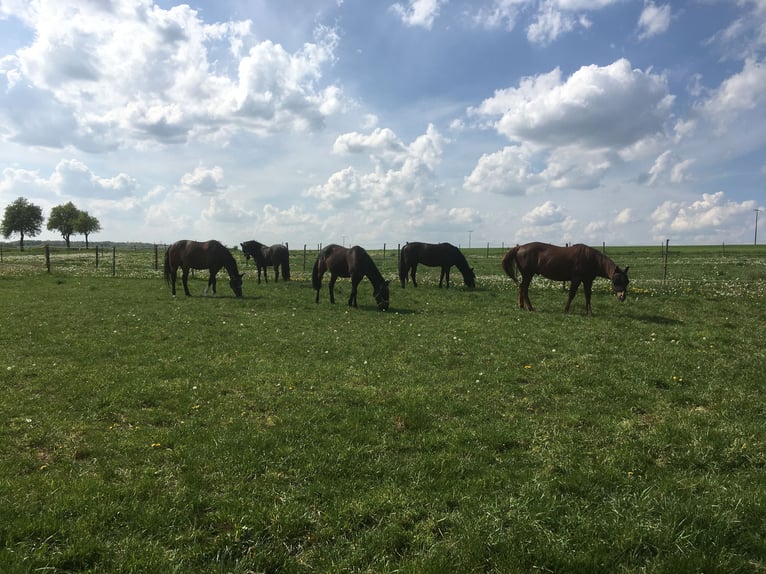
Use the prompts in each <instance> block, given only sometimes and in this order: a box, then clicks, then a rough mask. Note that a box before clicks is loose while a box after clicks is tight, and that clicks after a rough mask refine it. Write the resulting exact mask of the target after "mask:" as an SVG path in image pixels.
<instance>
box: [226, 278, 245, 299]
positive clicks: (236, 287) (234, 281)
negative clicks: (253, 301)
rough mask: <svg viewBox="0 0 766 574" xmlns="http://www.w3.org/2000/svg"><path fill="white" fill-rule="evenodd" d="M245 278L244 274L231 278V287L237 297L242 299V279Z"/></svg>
mask: <svg viewBox="0 0 766 574" xmlns="http://www.w3.org/2000/svg"><path fill="white" fill-rule="evenodd" d="M244 276H245V274H244V273H239V274H235V275H234V276H233V277H229V286H230V287H231V290H232V291H234V294H235V295H236V296H237V297H242V277H244Z"/></svg>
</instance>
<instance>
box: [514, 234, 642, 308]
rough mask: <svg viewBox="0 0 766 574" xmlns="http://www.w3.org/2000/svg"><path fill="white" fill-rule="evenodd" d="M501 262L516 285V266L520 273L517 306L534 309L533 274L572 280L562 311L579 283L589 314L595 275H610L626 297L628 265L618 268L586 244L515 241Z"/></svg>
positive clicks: (617, 292)
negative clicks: (518, 243) (559, 245)
mask: <svg viewBox="0 0 766 574" xmlns="http://www.w3.org/2000/svg"><path fill="white" fill-rule="evenodd" d="M502 266H503V270H504V271H505V272H506V273H507V274H508V276H509V277H510V278H511V279H513V282H514V283H516V284H517V285H519V282H518V280H517V279H516V269H518V270H519V272H520V273H521V285H519V309H523V308H524V306H525V305H526V307H527V309H529V310H530V311H532V310H533V309H532V303H531V302H530V301H529V284H530V283H531V282H532V278H533V277H534V276H535V275H536V274H540V275H542V276H543V277H547V278H548V279H551V280H553V281H571V282H572V283H571V285H570V286H569V298H568V299H567V303H566V305H565V306H564V313H569V305H570V304H571V303H572V299H574V296H575V295H576V294H577V289H578V288H579V287H580V283H582V284H583V290H584V291H585V313H586V314H587V315H591V314H592V311H591V306H590V295H591V288H592V286H593V280H594V279H595V278H596V277H606V278H607V279H610V280H611V281H612V289H613V290H614V293H615V295H617V299H619V300H620V301H624V300H625V296H626V295H627V292H628V282H629V281H628V267H626V268H625V269H620V268H619V267H618V266H617V264H616V263H615V262H614V261H612V260H611V259H609V257H607V256H606V255H604V254H603V253H601V252H600V251H597V250H595V249H593V248H592V247H588V246H587V245H582V244H577V245H572V246H571V247H558V246H556V245H549V244H547V243H537V242H534V243H526V244H524V245H517V246H516V247H514V248H513V249H511V250H509V251H508V252H507V253H506V254H505V255H504V256H503V261H502Z"/></svg>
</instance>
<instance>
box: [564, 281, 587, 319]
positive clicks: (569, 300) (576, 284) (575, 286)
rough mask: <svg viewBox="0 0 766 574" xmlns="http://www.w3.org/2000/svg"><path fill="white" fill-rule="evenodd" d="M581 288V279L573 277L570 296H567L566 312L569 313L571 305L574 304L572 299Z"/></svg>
mask: <svg viewBox="0 0 766 574" xmlns="http://www.w3.org/2000/svg"><path fill="white" fill-rule="evenodd" d="M579 288H580V280H579V279H572V283H571V284H570V285H569V296H568V297H567V304H566V305H564V313H569V306H570V305H571V304H572V299H574V298H575V295H577V290H578V289H579ZM586 305H587V303H586Z"/></svg>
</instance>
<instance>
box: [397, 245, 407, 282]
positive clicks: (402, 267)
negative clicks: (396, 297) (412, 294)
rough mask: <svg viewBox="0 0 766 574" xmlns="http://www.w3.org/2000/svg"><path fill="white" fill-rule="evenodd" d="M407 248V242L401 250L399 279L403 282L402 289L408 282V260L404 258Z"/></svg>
mask: <svg viewBox="0 0 766 574" xmlns="http://www.w3.org/2000/svg"><path fill="white" fill-rule="evenodd" d="M406 248H407V245H406V244H405V246H404V247H402V248H401V250H400V251H399V281H400V282H401V284H402V289H404V286H405V285H406V284H407V262H406V261H405V258H404V251H405V249H406Z"/></svg>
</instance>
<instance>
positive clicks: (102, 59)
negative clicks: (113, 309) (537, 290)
mask: <svg viewBox="0 0 766 574" xmlns="http://www.w3.org/2000/svg"><path fill="white" fill-rule="evenodd" d="M765 190H766V0H688V1H676V0H674V1H671V2H663V1H662V0H658V1H648V0H398V1H392V0H311V1H308V0H271V1H269V0H190V1H189V3H188V4H181V3H176V2H175V1H170V0H130V1H129V0H0V210H4V209H5V207H6V206H7V205H8V204H10V203H11V202H13V201H14V200H15V199H16V198H18V197H25V198H26V199H28V200H29V201H30V202H32V203H34V204H36V205H39V206H40V207H42V209H43V214H44V216H45V217H46V221H47V217H48V215H49V214H50V210H51V208H52V207H54V206H56V205H61V204H64V203H67V202H69V201H71V202H72V203H74V204H75V206H77V207H78V208H79V209H81V210H84V211H87V212H88V213H90V214H91V215H92V216H95V217H97V218H98V220H99V221H100V223H101V227H102V230H101V231H100V232H98V233H95V234H92V235H91V236H90V241H92V242H98V241H137V242H148V243H171V242H173V241H176V240H179V239H196V240H200V241H202V240H207V239H218V240H219V241H222V242H223V243H225V244H227V245H229V246H236V245H238V244H239V243H240V242H243V241H246V240H249V239H256V240H258V241H261V242H262V243H267V244H272V243H288V244H289V245H290V247H291V248H302V246H303V245H309V246H316V245H317V244H320V243H321V244H328V243H339V244H343V245H353V244H359V245H362V246H364V247H367V248H380V247H381V246H382V244H384V243H385V244H387V245H389V246H393V245H396V244H403V243H405V242H407V241H426V242H441V241H447V242H450V243H453V244H455V245H459V246H461V247H468V246H471V247H482V246H485V245H487V244H489V245H492V246H501V245H502V246H511V245H515V244H517V243H525V242H528V241H546V242H550V243H557V244H564V243H577V242H582V243H588V244H591V245H601V244H602V243H605V244H607V245H653V244H660V243H663V242H664V241H665V240H670V242H671V244H674V245H681V244H708V245H712V244H721V243H727V244H729V243H731V244H734V243H740V244H752V243H753V242H754V241H755V238H756V222H757V218H758V215H759V212H757V211H756V210H764V212H763V213H760V216H761V217H762V222H763V237H764V240H766V198H765ZM14 238H15V239H18V237H17V236H12V238H11V240H12V239H14ZM27 239H29V238H27ZM36 239H43V240H55V239H60V237H59V236H57V234H56V233H55V232H51V231H48V230H45V229H44V230H43V232H42V233H41V234H40V235H39V236H38V237H36ZM82 239H84V238H82V237H78V236H74V237H73V240H75V241H78V240H82ZM761 242H762V241H761V239H760V237H759V238H758V243H759V244H760V243H761Z"/></svg>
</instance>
